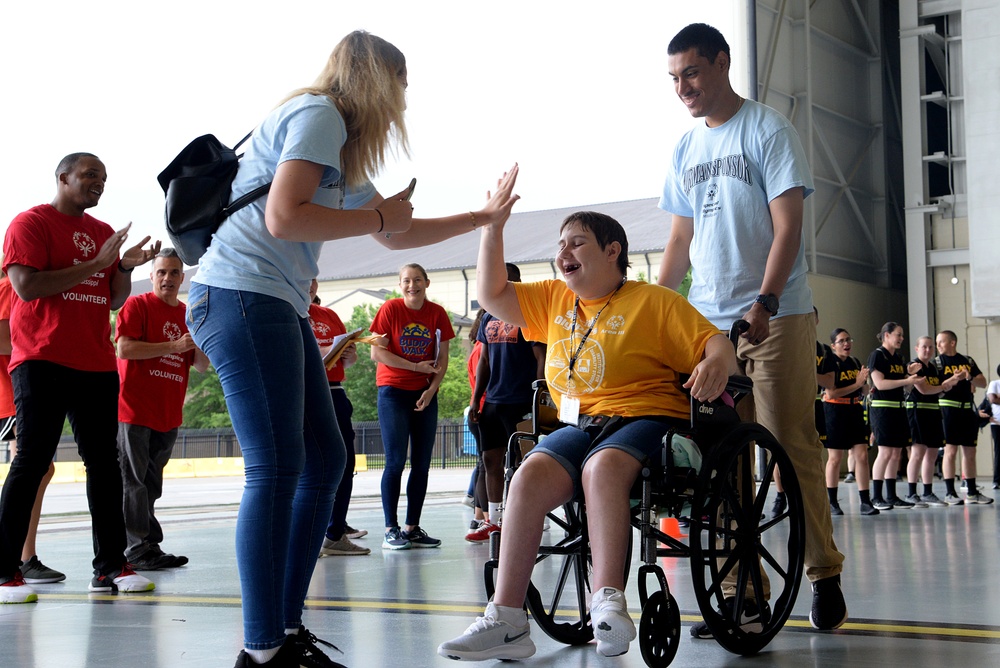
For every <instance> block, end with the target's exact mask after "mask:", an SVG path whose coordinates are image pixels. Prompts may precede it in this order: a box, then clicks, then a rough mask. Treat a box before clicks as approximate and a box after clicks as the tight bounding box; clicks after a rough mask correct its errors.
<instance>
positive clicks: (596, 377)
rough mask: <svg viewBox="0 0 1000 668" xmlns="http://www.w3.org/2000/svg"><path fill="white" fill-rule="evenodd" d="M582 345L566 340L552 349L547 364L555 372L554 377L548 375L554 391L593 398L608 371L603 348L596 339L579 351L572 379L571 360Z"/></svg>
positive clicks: (588, 341)
mask: <svg viewBox="0 0 1000 668" xmlns="http://www.w3.org/2000/svg"><path fill="white" fill-rule="evenodd" d="M579 345H580V342H579V339H577V340H576V341H575V342H574V341H573V340H572V339H569V338H566V339H562V340H560V341H557V342H556V343H555V344H553V345H552V346H551V347H550V349H549V351H550V352H549V354H548V357H547V360H546V364H547V365H548V366H549V367H551V368H553V369H556V371H555V372H554V373H552V374H551V375H550V374H548V373H547V374H545V375H546V377H548V378H549V382H550V383H551V384H552V387H553V388H554V389H555V390H556V391H557V392H559V393H561V394H570V393H572V394H576V395H580V394H590V393H591V392H593V391H594V390H596V389H597V388H598V387H600V385H601V382H603V381H604V374H605V372H606V370H607V365H606V358H605V355H604V348H602V347H601V344H600V343H598V342H596V341H594V340H593V339H587V342H586V343H584V344H583V349H582V350H580V352H579V354H578V356H577V358H576V363H575V364H574V365H573V376H572V378H570V372H569V360H570V358H571V356H572V355H573V354H574V353H575V352H576V349H577V347H578V346H579Z"/></svg>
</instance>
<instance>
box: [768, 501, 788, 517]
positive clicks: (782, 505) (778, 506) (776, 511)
mask: <svg viewBox="0 0 1000 668" xmlns="http://www.w3.org/2000/svg"><path fill="white" fill-rule="evenodd" d="M787 509H788V499H787V498H785V497H784V496H776V497H775V498H774V505H772V506H771V519H772V520H774V519H777V518H778V516H779V515H781V514H782V513H784V512H785V510H787Z"/></svg>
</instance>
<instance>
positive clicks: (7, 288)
mask: <svg viewBox="0 0 1000 668" xmlns="http://www.w3.org/2000/svg"><path fill="white" fill-rule="evenodd" d="M13 296H14V286H12V285H11V284H10V279H9V278H7V277H6V276H4V277H3V278H0V320H10V300H11V298H13ZM9 364H10V355H0V418H6V417H10V416H11V415H14V414H15V413H16V412H17V410H16V409H15V408H14V388H13V387H12V386H11V384H10V372H9V371H7V366H8V365H9Z"/></svg>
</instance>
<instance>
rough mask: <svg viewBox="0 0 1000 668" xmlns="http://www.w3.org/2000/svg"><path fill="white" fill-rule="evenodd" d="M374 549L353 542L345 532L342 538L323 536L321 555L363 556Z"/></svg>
mask: <svg viewBox="0 0 1000 668" xmlns="http://www.w3.org/2000/svg"><path fill="white" fill-rule="evenodd" d="M371 553H372V551H371V550H370V549H368V548H367V547H361V546H360V545H355V544H354V543H352V542H351V539H350V538H348V537H347V534H344V535H343V536H341V537H340V540H330V539H329V538H323V547H321V548H320V550H319V556H321V557H333V556H341V557H351V556H358V557H362V556H364V555H366V554H371Z"/></svg>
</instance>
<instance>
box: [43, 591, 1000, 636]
mask: <svg viewBox="0 0 1000 668" xmlns="http://www.w3.org/2000/svg"><path fill="white" fill-rule="evenodd" d="M47 601H79V602H94V601H101V602H119V601H120V602H123V603H143V604H153V605H195V606H212V605H216V606H226V607H239V605H240V598H239V597H238V596H174V595H170V594H157V593H156V592H142V593H135V594H118V595H115V594H55V593H53V594H50V593H47V592H42V594H41V597H40V600H39V602H40V603H43V604H44V603H45V602H47ZM306 607H307V608H311V609H314V610H315V609H322V608H328V609H349V610H358V611H362V610H366V611H371V612H413V613H442V614H469V615H478V614H481V613H482V611H483V607H482V606H481V605H461V604H454V603H416V602H411V601H348V600H338V599H313V598H307V599H306ZM573 614H574V613H573V612H572V611H569V610H567V611H566V612H565V614H563V615H560V616H564V617H565V618H566V619H569V618H571V617H573ZM631 617H632V618H633V619H635V620H638V619H639V614H638V613H634V612H633V613H631ZM681 621H682V622H686V623H690V624H693V623H696V622H700V621H701V616H700V615H681ZM785 628H794V629H803V630H810V631H811V630H812V626H810V624H809V621H808V620H804V619H789V620H788V621H787V622H785ZM838 631H839V632H841V633H844V632H846V633H850V632H852V631H853V632H856V633H869V634H880V635H897V636H922V637H939V638H953V639H956V640H961V639H969V640H987V641H995V642H1000V629H997V628H992V629H983V628H978V629H977V628H963V627H959V626H931V625H928V626H921V625H915V624H899V623H893V622H847V623H846V624H844V625H843V626H842V627H840V629H838Z"/></svg>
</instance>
